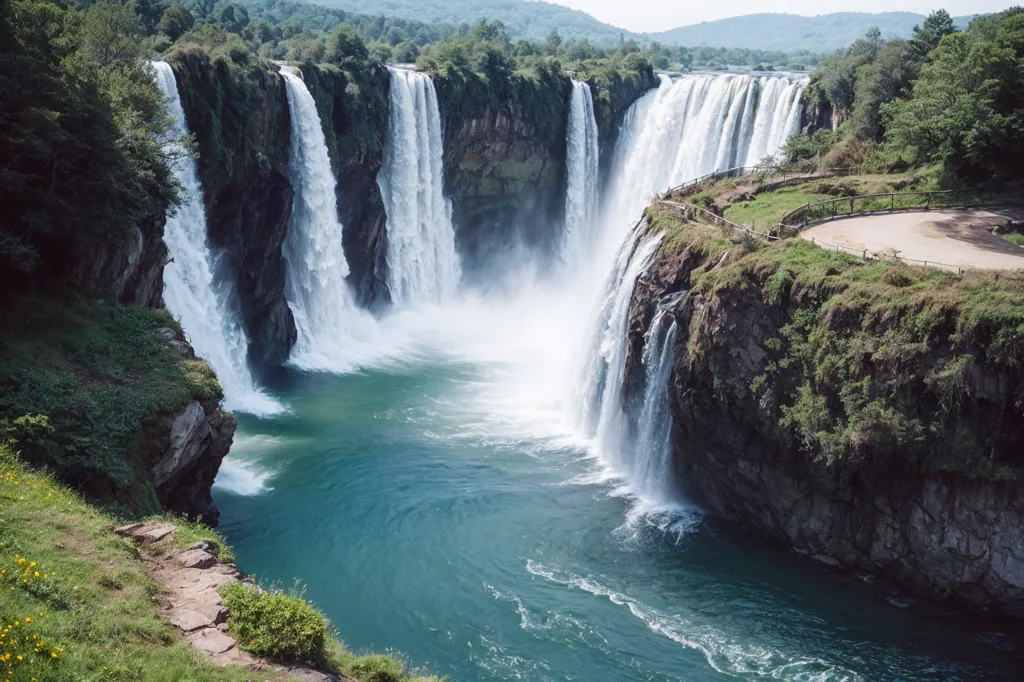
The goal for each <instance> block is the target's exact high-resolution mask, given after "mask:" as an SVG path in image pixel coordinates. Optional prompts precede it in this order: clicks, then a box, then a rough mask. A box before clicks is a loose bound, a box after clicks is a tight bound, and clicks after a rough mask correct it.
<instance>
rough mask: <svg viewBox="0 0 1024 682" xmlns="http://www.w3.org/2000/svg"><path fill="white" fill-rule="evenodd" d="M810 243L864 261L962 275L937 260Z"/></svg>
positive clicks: (955, 267)
mask: <svg viewBox="0 0 1024 682" xmlns="http://www.w3.org/2000/svg"><path fill="white" fill-rule="evenodd" d="M810 242H811V243H812V244H814V245H815V246H820V247H821V248H823V249H828V250H830V251H842V252H844V253H849V254H851V255H853V256H857V257H858V258H863V259H864V260H893V261H900V262H901V263H906V264H907V265H921V266H924V267H926V268H943V269H945V270H952V271H954V272H956V274H958V275H962V274H964V268H963V266H961V265H953V264H952V263H942V262H940V261H937V260H921V259H919V258H907V257H906V256H901V255H899V254H898V253H894V252H892V253H890V252H885V251H870V250H868V249H855V248H853V247H852V246H845V245H843V244H833V243H832V242H826V241H824V240H822V239H818V238H817V237H811V238H810Z"/></svg>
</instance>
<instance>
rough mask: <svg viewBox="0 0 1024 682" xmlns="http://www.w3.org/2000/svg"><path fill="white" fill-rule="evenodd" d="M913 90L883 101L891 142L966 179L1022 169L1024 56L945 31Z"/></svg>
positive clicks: (913, 156)
mask: <svg viewBox="0 0 1024 682" xmlns="http://www.w3.org/2000/svg"><path fill="white" fill-rule="evenodd" d="M929 58H930V60H931V61H930V63H929V64H927V65H925V66H924V67H923V68H922V69H921V75H920V77H919V78H918V79H917V81H916V82H915V84H914V96H913V97H912V98H908V99H900V100H896V101H894V102H892V103H890V104H886V105H883V106H882V113H883V116H884V119H885V124H886V128H887V135H886V141H887V143H888V144H889V146H890V147H894V148H897V149H900V150H905V151H904V152H903V154H904V157H905V158H906V159H907V160H908V161H909V162H911V163H919V162H922V161H935V162H938V163H940V164H942V166H943V168H944V169H945V170H946V173H947V175H949V176H952V177H960V178H967V179H973V180H977V179H983V178H988V177H992V176H996V177H999V176H1009V175H1015V176H1016V175H1019V173H1020V163H1019V159H1020V154H1021V152H1022V151H1024V119H1022V118H1021V116H1020V114H1019V112H1018V111H1016V107H1017V106H1018V105H1019V104H1021V102H1022V98H1024V87H1022V86H1024V83H1022V81H1021V75H1020V74H1021V70H1020V62H1019V60H1018V58H1017V57H1016V55H1015V54H1014V53H1013V52H1012V51H1011V50H1010V49H1008V48H1005V47H1001V46H999V45H998V44H997V43H991V42H978V41H976V40H973V39H972V38H971V37H970V36H969V35H968V34H965V33H960V34H953V35H947V36H946V37H945V38H943V39H942V41H941V42H940V43H939V46H938V47H937V48H936V49H935V50H934V51H933V52H932V53H931V54H930V55H929Z"/></svg>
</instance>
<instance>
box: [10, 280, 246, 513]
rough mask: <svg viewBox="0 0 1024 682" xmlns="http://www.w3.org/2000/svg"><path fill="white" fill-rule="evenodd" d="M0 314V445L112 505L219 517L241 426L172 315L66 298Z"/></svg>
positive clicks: (24, 302) (31, 301) (28, 302)
mask: <svg viewBox="0 0 1024 682" xmlns="http://www.w3.org/2000/svg"><path fill="white" fill-rule="evenodd" d="M0 312H2V313H3V315H4V319H5V320H7V323H6V324H5V327H4V330H3V332H2V333H0V387H2V390H0V440H3V439H6V438H7V437H13V438H14V439H15V440H16V441H18V444H19V449H20V450H21V456H22V457H23V458H24V459H25V460H26V461H27V462H28V463H30V464H32V465H34V466H44V467H46V468H47V470H49V471H50V472H52V474H53V475H54V476H56V477H57V478H58V479H60V480H61V481H63V482H64V483H66V484H68V485H70V486H72V487H74V488H75V489H77V490H79V491H81V492H83V493H85V494H86V495H88V496H89V497H90V498H92V499H93V500H96V501H98V502H101V503H102V504H104V505H106V506H108V507H112V508H116V509H119V510H120V511H122V512H126V513H131V514H138V515H148V514H156V513H160V512H161V511H163V510H164V509H170V510H173V511H176V512H180V513H183V514H187V515H189V516H192V517H200V518H203V519H204V520H206V521H208V522H213V521H215V520H216V516H217V512H216V508H215V507H214V506H213V501H212V498H211V497H210V487H211V486H212V484H213V479H214V476H215V475H216V472H217V469H218V467H219V466H220V462H221V460H222V459H223V458H224V456H225V455H226V454H227V451H228V449H229V447H230V445H231V439H232V436H233V434H234V430H235V422H234V419H232V418H231V416H230V415H227V414H225V413H223V412H222V411H221V410H220V408H219V403H220V400H221V397H222V395H221V389H220V386H219V384H218V383H217V380H216V377H214V376H213V373H212V372H211V371H210V369H209V367H208V366H207V365H206V363H204V362H202V361H201V360H197V359H196V358H195V354H194V353H193V351H192V348H191V347H190V346H189V345H188V344H187V343H186V342H185V341H184V335H183V334H182V331H181V328H180V327H178V326H177V323H176V322H175V321H174V320H173V318H172V317H171V315H170V314H169V313H168V312H167V311H165V310H155V309H149V308H141V307H135V306H122V305H119V304H116V303H112V302H96V301H92V300H89V299H85V298H80V297H79V296H77V295H73V294H64V295H61V296H60V297H54V296H50V295H46V296H43V295H30V296H24V297H19V298H15V299H9V300H5V301H3V302H2V308H0Z"/></svg>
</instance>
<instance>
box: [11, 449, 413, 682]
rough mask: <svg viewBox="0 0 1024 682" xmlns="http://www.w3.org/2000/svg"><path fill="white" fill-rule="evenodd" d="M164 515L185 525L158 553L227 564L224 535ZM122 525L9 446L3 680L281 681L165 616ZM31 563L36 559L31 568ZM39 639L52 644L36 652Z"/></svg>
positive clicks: (346, 656)
mask: <svg viewBox="0 0 1024 682" xmlns="http://www.w3.org/2000/svg"><path fill="white" fill-rule="evenodd" d="M165 520H166V521H168V522H170V523H174V524H176V525H178V527H179V531H178V533H176V534H175V535H174V536H172V539H169V540H165V541H164V542H163V543H158V544H157V545H154V546H153V551H156V552H159V551H161V549H162V547H161V545H167V544H168V543H173V544H174V545H175V546H177V547H184V546H187V545H188V544H190V543H192V542H194V541H196V540H198V539H210V540H214V541H216V542H217V544H218V545H219V546H220V547H221V549H220V559H221V560H222V561H231V560H232V559H233V557H232V556H231V554H230V549H229V548H227V546H226V545H225V544H224V539H223V538H222V537H221V536H219V535H218V534H217V533H215V532H213V531H210V530H209V529H206V528H203V527H202V526H198V525H192V524H188V523H185V522H183V521H182V520H181V519H165ZM118 523H119V522H118V521H117V520H116V519H114V518H112V517H110V516H109V515H107V514H104V513H102V512H100V511H99V510H97V509H96V508H95V507H93V506H91V505H90V504H88V503H87V502H85V501H84V500H82V498H81V497H79V496H78V495H77V494H75V493H74V492H73V491H71V490H69V489H68V488H66V487H64V486H62V485H60V484H58V483H57V482H55V481H54V480H53V478H52V477H50V476H48V475H47V474H45V473H42V472H39V471H34V470H31V469H29V468H28V467H26V466H25V465H24V464H22V463H21V462H20V461H18V459H17V458H16V457H15V455H14V453H13V451H12V449H11V447H10V445H9V444H6V443H0V570H3V571H5V573H3V574H0V631H2V630H3V628H4V627H7V626H11V632H10V633H9V634H8V635H7V636H0V679H13V680H26V681H27V680H31V679H32V678H35V679H38V680H70V679H74V680H82V681H83V682H88V681H92V680H95V681H96V682H99V681H101V680H102V681H104V682H106V681H108V680H140V681H145V682H181V681H184V680H188V681H197V682H198V681H207V680H208V681H210V682H221V681H224V682H242V681H243V680H253V681H255V680H267V679H272V678H273V676H272V675H269V674H266V673H254V672H252V671H250V670H242V669H235V668H218V667H214V666H213V665H211V664H210V663H208V662H207V661H206V660H205V659H204V658H203V657H202V656H200V655H199V654H198V653H197V652H195V651H194V650H193V649H192V648H191V647H190V646H189V645H188V643H187V642H185V641H184V640H183V639H182V638H181V636H180V635H179V634H178V632H177V630H176V629H175V628H174V627H172V626H171V625H170V624H168V623H167V622H166V621H163V620H161V619H160V617H159V615H158V613H157V608H156V603H155V602H154V599H153V598H154V596H155V595H156V594H157V593H158V589H159V588H158V586H157V584H156V583H155V582H154V581H153V580H152V578H151V577H150V575H149V573H148V572H147V570H146V565H145V563H143V562H142V561H141V560H140V558H141V555H140V552H139V550H138V549H136V548H135V546H134V545H133V544H132V543H130V542H129V541H127V540H124V539H122V538H119V537H117V536H116V535H114V533H113V532H112V529H113V527H114V526H116V525H117V524H118ZM147 551H148V550H147ZM19 557H21V558H24V560H25V563H24V564H19ZM32 562H35V564H36V565H35V566H31V567H30V564H31V563H32ZM26 569H27V570H28V574H25V573H24V571H25V570H26ZM37 571H38V572H39V576H38V577H37V576H36V575H35V573H36V572H37ZM25 580H27V581H28V582H23V581H25ZM41 614H42V615H41ZM27 619H31V620H32V622H31V623H30V622H28V621H27ZM15 621H18V623H19V624H18V625H17V626H14V622H15ZM32 635H35V638H33V637H32ZM12 640H13V641H12ZM36 642H44V643H45V646H42V647H40V650H39V651H37V650H36V648H35V646H34V644H35V643H36ZM6 653H10V654H11V664H12V665H11V667H10V671H11V672H12V673H13V674H12V675H11V676H10V677H9V678H8V677H5V676H4V675H5V674H6V673H7V672H8V669H6V668H4V667H3V663H2V660H3V656H4V654H6ZM52 654H56V657H53V655H52ZM330 654H331V655H330V664H331V665H332V666H333V667H335V668H336V669H338V670H341V671H343V672H345V673H346V674H348V675H350V676H352V677H355V678H356V679H358V680H361V681H362V682H378V681H380V680H387V681H388V682H413V681H414V680H417V679H421V680H422V679H423V678H415V677H413V676H412V675H411V674H410V673H408V672H406V669H405V665H404V664H403V662H402V661H401V659H399V658H396V657H395V656H384V655H372V654H371V655H366V656H355V655H353V654H352V653H350V652H348V651H346V650H345V649H344V648H343V647H341V645H340V644H335V645H334V646H333V647H332V649H331V652H330ZM19 655H20V656H22V659H23V660H22V661H20V662H18V661H17V656H19ZM385 673H386V674H385Z"/></svg>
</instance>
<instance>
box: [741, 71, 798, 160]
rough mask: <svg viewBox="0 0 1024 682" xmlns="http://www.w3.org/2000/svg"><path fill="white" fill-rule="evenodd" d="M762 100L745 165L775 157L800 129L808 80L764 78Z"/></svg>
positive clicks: (762, 80)
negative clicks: (802, 103) (802, 101)
mask: <svg viewBox="0 0 1024 682" xmlns="http://www.w3.org/2000/svg"><path fill="white" fill-rule="evenodd" d="M760 85H761V88H762V94H761V101H760V104H759V110H758V117H757V120H756V122H755V132H754V137H753V139H752V140H751V142H750V149H749V150H748V152H747V157H746V161H745V162H744V165H747V166H756V165H757V164H759V163H760V162H761V161H763V160H764V159H765V158H766V157H769V156H775V155H776V154H778V152H779V150H780V149H781V148H782V146H783V145H784V144H786V140H788V139H789V137H790V135H794V134H796V133H797V132H798V131H799V129H800V113H801V110H800V98H801V96H802V95H803V92H804V88H805V87H806V83H804V82H802V81H790V80H789V79H788V78H762V79H760Z"/></svg>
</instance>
